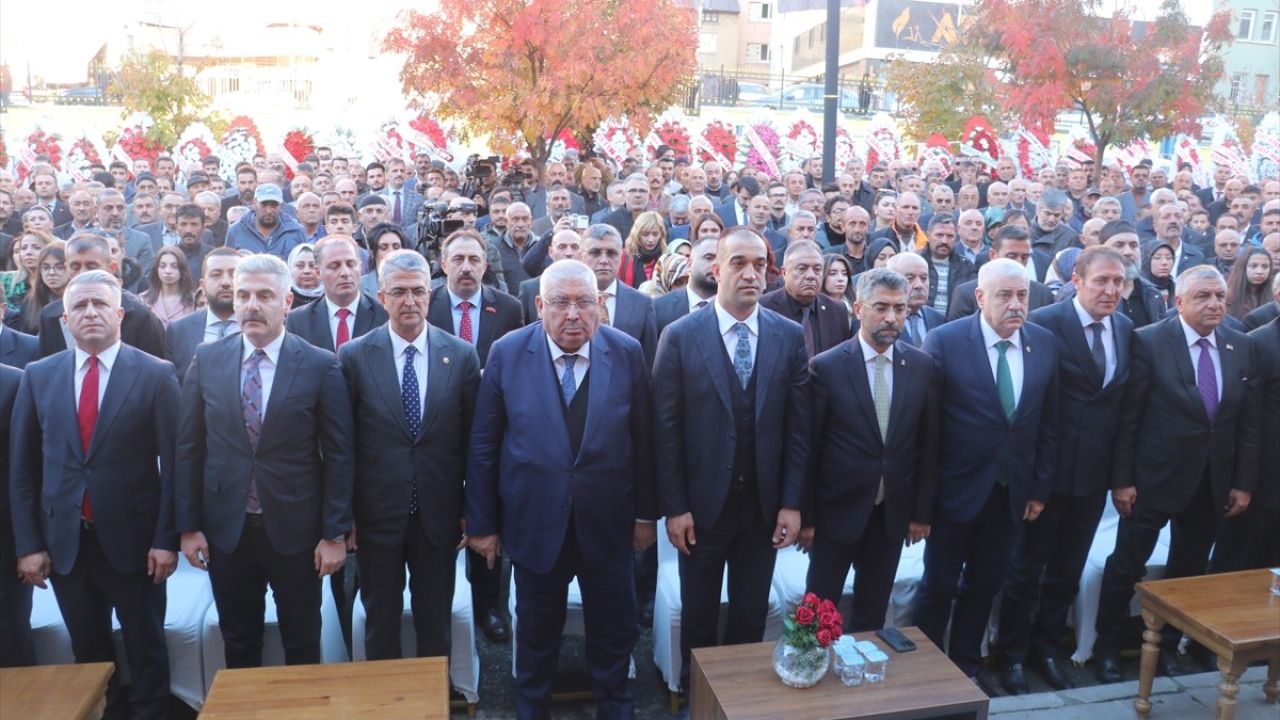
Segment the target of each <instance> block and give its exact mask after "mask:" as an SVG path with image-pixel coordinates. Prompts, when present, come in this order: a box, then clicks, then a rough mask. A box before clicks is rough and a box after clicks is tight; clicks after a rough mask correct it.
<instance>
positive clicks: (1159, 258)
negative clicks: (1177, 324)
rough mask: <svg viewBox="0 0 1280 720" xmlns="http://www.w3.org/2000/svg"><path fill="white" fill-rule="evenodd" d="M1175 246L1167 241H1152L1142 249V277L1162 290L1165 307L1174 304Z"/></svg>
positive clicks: (1162, 300) (1161, 297)
mask: <svg viewBox="0 0 1280 720" xmlns="http://www.w3.org/2000/svg"><path fill="white" fill-rule="evenodd" d="M1173 257H1174V251H1173V246H1172V245H1170V244H1169V243H1165V242H1157V243H1152V244H1151V245H1149V246H1148V247H1147V248H1146V249H1144V250H1143V251H1142V277H1143V278H1145V279H1146V281H1147V282H1149V283H1151V284H1152V285H1155V286H1156V290H1159V291H1160V300H1161V302H1163V303H1164V307H1165V309H1166V310H1167V309H1169V308H1171V307H1173V305H1174V287H1173Z"/></svg>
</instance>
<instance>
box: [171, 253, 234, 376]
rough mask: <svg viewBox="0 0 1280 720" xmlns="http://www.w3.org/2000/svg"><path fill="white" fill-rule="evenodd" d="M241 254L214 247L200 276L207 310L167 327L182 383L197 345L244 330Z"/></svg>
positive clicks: (174, 364)
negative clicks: (239, 310) (238, 286)
mask: <svg viewBox="0 0 1280 720" xmlns="http://www.w3.org/2000/svg"><path fill="white" fill-rule="evenodd" d="M239 261H240V254H239V253H237V252H236V251H235V250H232V249H231V248H225V247H220V248H214V249H213V250H211V251H210V252H209V254H208V255H206V256H205V261H204V267H203V268H201V269H202V271H203V272H202V274H201V277H200V287H201V288H202V289H203V290H204V297H205V309H204V310H203V311H201V312H193V313H191V314H190V315H188V316H186V317H184V318H181V319H179V320H175V321H174V322H173V323H171V324H170V325H169V327H168V328H166V329H165V340H166V342H167V344H168V345H169V351H170V352H171V353H173V366H174V368H175V369H176V370H177V371H178V382H179V384H181V383H182V382H183V380H185V379H186V376H187V368H188V367H190V366H191V358H193V357H195V355H196V348H197V347H198V346H200V345H203V344H204V343H207V342H213V341H215V340H221V339H222V338H224V337H226V336H227V335H234V334H235V333H238V332H240V325H239V324H238V323H237V322H236V308H235V287H234V280H235V274H236V263H238V262H239Z"/></svg>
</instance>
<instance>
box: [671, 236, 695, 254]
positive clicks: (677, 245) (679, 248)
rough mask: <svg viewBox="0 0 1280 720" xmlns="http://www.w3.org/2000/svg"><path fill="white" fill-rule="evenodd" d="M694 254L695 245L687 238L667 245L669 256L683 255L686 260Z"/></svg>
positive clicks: (675, 240) (677, 239)
mask: <svg viewBox="0 0 1280 720" xmlns="http://www.w3.org/2000/svg"><path fill="white" fill-rule="evenodd" d="M691 253H693V243H691V242H689V241H688V240H687V239H685V238H675V239H674V240H672V241H671V244H669V245H667V254H668V255H683V256H685V257H686V258H687V257H689V255H690V254H691Z"/></svg>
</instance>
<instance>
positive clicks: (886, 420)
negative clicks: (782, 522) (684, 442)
mask: <svg viewBox="0 0 1280 720" xmlns="http://www.w3.org/2000/svg"><path fill="white" fill-rule="evenodd" d="M795 251H796V249H795V248H792V252H793V253H794V252H795ZM921 265H923V262H921ZM857 298H858V299H857V301H856V302H855V303H854V306H853V310H854V312H855V313H856V314H857V315H858V319H859V321H860V328H859V331H858V335H857V337H855V338H853V339H850V340H847V341H845V342H843V343H841V344H840V345H838V346H836V347H835V348H834V349H832V350H830V351H828V352H825V353H822V354H820V355H818V356H817V357H815V358H814V359H813V360H812V361H810V363H809V384H810V386H811V387H812V393H813V423H814V424H813V435H814V438H815V443H814V453H813V466H814V468H815V469H816V472H815V476H814V488H813V490H812V492H811V493H810V496H809V497H810V499H809V502H808V508H807V510H806V513H805V518H804V520H805V525H806V527H805V528H804V529H803V530H801V535H800V544H801V545H802V546H808V547H809V551H810V553H811V555H812V557H811V559H810V561H809V576H808V579H807V581H806V585H807V587H808V591H809V592H812V593H816V594H817V595H818V596H819V597H821V598H827V599H830V600H832V601H833V602H834V601H837V600H839V598H840V594H841V592H842V591H843V588H844V579H845V577H846V576H847V575H848V574H849V567H850V566H852V567H853V569H854V578H853V582H854V586H853V613H852V615H851V616H850V618H849V620H848V622H846V626H847V627H848V628H849V630H850V631H851V632H866V631H868V630H878V629H880V628H881V627H883V626H884V618H885V611H886V609H887V608H888V605H889V596H890V594H891V593H892V591H893V579H894V576H895V575H896V574H897V571H898V560H899V558H900V557H901V555H902V544H903V542H904V541H905V542H906V543H907V544H908V545H910V544H914V543H917V542H919V541H921V540H924V539H925V538H927V537H929V526H930V524H931V523H932V518H933V493H934V484H935V482H936V474H937V457H938V407H937V402H938V398H937V387H936V380H935V377H934V373H935V371H934V367H933V358H931V357H930V356H929V355H928V354H927V353H925V352H923V351H921V350H918V349H916V348H914V347H912V346H911V345H908V344H906V343H904V342H901V341H900V340H899V339H898V336H899V332H900V331H901V328H902V321H903V318H905V317H906V314H907V281H906V278H904V277H902V276H901V275H899V274H898V273H896V272H894V271H892V270H887V269H873V270H868V271H867V272H865V273H863V274H862V275H861V276H860V277H859V279H858V290H857ZM810 543H812V544H811V545H810Z"/></svg>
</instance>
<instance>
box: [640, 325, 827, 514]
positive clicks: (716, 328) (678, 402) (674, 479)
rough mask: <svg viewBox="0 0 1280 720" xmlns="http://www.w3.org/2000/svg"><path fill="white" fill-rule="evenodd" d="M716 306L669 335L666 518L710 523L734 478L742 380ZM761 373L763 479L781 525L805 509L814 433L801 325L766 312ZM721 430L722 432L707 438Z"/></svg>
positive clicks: (661, 482) (662, 497) (665, 357)
mask: <svg viewBox="0 0 1280 720" xmlns="http://www.w3.org/2000/svg"><path fill="white" fill-rule="evenodd" d="M718 317H719V316H718V315H717V314H716V312H715V310H714V309H708V310H705V311H704V312H696V313H693V314H691V315H686V316H685V317H683V318H681V319H680V320H677V321H676V322H674V323H672V324H671V325H670V326H668V327H667V329H666V331H665V332H664V333H662V341H661V342H660V343H659V346H658V356H657V361H656V363H655V365H654V369H653V387H654V394H653V415H654V432H653V435H654V448H655V451H656V457H657V478H658V502H659V507H660V509H661V514H663V515H665V516H667V517H672V516H675V515H683V514H684V513H687V512H692V513H693V518H694V522H695V523H697V524H698V525H702V526H710V525H711V524H712V523H714V522H715V521H716V518H718V517H719V516H720V511H721V510H722V509H723V508H724V504H725V500H726V498H727V497H728V495H729V487H730V483H731V482H732V478H731V477H730V476H731V473H732V469H733V458H734V452H735V444H734V436H733V427H734V420H733V410H732V402H733V400H732V397H733V396H732V389H731V387H730V385H729V383H735V382H738V378H737V377H736V376H734V375H733V372H732V370H731V367H732V366H731V365H730V363H729V360H728V357H727V355H724V356H721V355H718V354H717V353H725V350H724V340H723V338H722V337H721V335H720V323H719V319H718ZM759 328H760V337H759V342H758V343H757V349H756V358H755V365H754V373H755V375H756V416H755V421H756V437H755V448H754V450H755V462H756V480H757V483H758V484H759V487H760V509H761V511H762V513H763V514H764V518H765V521H766V522H772V520H773V518H775V517H776V516H777V514H778V509H779V508H790V509H795V510H802V509H803V508H804V503H805V500H806V498H805V488H806V485H807V478H806V476H807V467H808V465H807V464H808V461H809V448H810V444H811V442H812V435H811V433H810V427H811V426H812V422H813V416H812V413H811V401H810V397H809V387H808V384H809V368H808V357H807V356H806V353H805V350H804V332H803V331H802V330H801V329H800V326H799V325H797V324H795V323H793V322H791V321H790V320H787V319H786V318H784V317H782V316H781V315H778V314H777V313H775V312H773V311H772V310H769V309H766V308H760V309H759ZM708 428H717V429H718V431H717V432H710V433H708V432H707V429H708Z"/></svg>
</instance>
